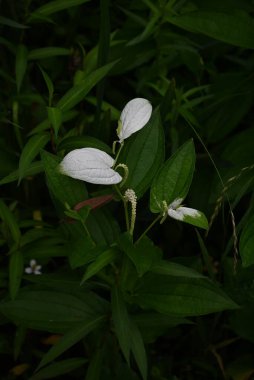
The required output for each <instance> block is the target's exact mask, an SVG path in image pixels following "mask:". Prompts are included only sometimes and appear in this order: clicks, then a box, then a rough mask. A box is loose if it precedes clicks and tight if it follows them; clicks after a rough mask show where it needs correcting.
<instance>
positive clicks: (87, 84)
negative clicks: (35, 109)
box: [57, 60, 118, 111]
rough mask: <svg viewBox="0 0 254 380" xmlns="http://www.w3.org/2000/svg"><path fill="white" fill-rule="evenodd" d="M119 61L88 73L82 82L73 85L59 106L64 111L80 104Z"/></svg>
mask: <svg viewBox="0 0 254 380" xmlns="http://www.w3.org/2000/svg"><path fill="white" fill-rule="evenodd" d="M117 62H118V60H117V61H114V62H111V63H109V64H107V65H105V66H103V67H101V68H99V69H97V70H95V71H93V72H92V73H90V74H88V75H87V77H86V78H85V79H84V80H82V81H81V83H80V84H77V85H75V86H73V87H72V88H71V89H70V90H69V91H67V93H66V94H65V95H64V96H63V97H62V98H61V99H60V100H59V102H58V103H57V107H59V108H60V109H61V110H62V111H67V110H69V109H71V108H72V107H74V106H75V105H76V104H78V103H79V102H80V101H81V100H83V99H84V98H85V96H86V95H87V94H88V92H89V91H90V90H91V89H92V88H93V87H94V86H95V85H96V84H97V83H98V82H99V81H100V80H101V79H102V78H104V77H105V76H106V75H107V74H108V73H109V71H110V70H111V69H112V68H113V67H114V66H115V64H116V63H117Z"/></svg>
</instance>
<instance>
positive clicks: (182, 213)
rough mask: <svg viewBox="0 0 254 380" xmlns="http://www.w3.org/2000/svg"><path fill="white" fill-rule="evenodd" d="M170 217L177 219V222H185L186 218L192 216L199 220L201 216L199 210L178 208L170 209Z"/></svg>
mask: <svg viewBox="0 0 254 380" xmlns="http://www.w3.org/2000/svg"><path fill="white" fill-rule="evenodd" d="M168 215H169V216H171V218H173V219H176V220H184V218H185V217H186V216H190V217H192V218H198V217H200V216H201V214H200V212H199V211H198V210H195V209H194V208H189V207H183V206H180V207H177V208H176V209H174V208H170V207H169V209H168Z"/></svg>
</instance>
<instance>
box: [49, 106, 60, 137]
mask: <svg viewBox="0 0 254 380" xmlns="http://www.w3.org/2000/svg"><path fill="white" fill-rule="evenodd" d="M47 112H48V118H49V121H50V123H51V125H52V127H53V129H54V132H55V136H57V135H58V131H59V128H60V127H61V124H62V111H61V110H60V108H58V107H47Z"/></svg>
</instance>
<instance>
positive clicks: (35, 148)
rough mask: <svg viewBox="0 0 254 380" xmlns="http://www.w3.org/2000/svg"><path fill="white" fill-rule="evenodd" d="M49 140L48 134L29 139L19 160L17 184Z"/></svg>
mask: <svg viewBox="0 0 254 380" xmlns="http://www.w3.org/2000/svg"><path fill="white" fill-rule="evenodd" d="M49 139H50V135H49V134H48V133H44V134H39V135H35V136H33V137H31V138H30V139H29V140H28V142H27V143H26V145H25V146H24V148H23V150H22V153H21V156H20V159H19V182H20V181H21V179H22V178H24V175H25V172H26V170H27V169H28V167H29V166H30V164H31V162H32V161H33V159H34V158H35V157H36V156H37V155H38V154H39V153H40V150H41V149H42V148H43V147H44V146H45V145H46V144H47V142H48V141H49Z"/></svg>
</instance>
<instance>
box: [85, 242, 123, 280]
mask: <svg viewBox="0 0 254 380" xmlns="http://www.w3.org/2000/svg"><path fill="white" fill-rule="evenodd" d="M117 253H118V251H117V250H116V249H113V248H111V249H108V250H107V251H105V252H103V253H101V254H100V255H98V257H97V258H96V259H95V261H94V262H93V263H92V264H90V265H88V267H87V270H86V272H85V274H84V276H83V278H82V280H81V284H83V282H85V281H86V280H88V279H89V278H90V277H92V276H94V275H95V274H96V273H98V272H99V271H100V270H101V269H102V268H104V267H105V266H106V265H108V264H110V263H111V262H112V261H114V260H115V258H116V257H117Z"/></svg>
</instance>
